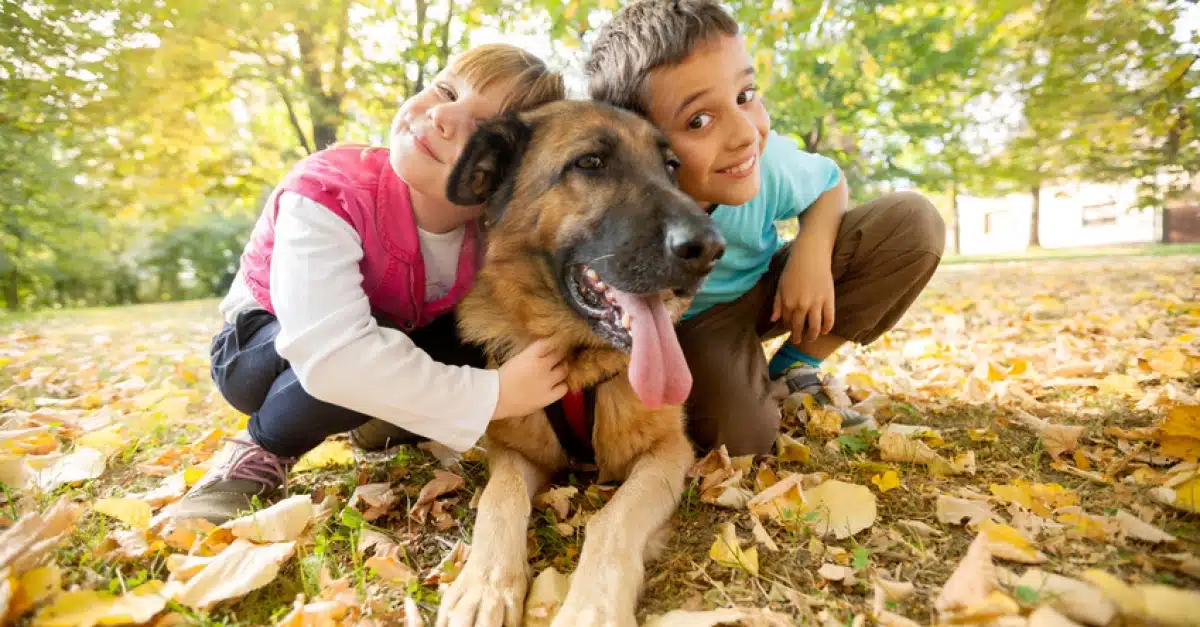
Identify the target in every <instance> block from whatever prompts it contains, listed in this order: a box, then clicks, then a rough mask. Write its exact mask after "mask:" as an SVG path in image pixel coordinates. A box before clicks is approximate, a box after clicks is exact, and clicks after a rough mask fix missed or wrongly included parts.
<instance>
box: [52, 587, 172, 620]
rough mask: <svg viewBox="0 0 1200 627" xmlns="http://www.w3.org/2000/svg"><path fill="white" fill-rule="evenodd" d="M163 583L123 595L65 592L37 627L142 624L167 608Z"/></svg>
mask: <svg viewBox="0 0 1200 627" xmlns="http://www.w3.org/2000/svg"><path fill="white" fill-rule="evenodd" d="M162 589H163V582H161V581H150V582H147V583H144V584H142V585H140V586H138V587H137V588H134V589H133V590H131V591H129V592H127V593H125V594H123V595H121V596H113V595H111V594H107V593H104V592H97V591H96V590H75V591H72V592H64V593H62V594H60V595H59V596H58V598H57V599H55V601H54V603H53V604H51V605H50V606H48V607H46V608H45V609H43V610H42V611H41V612H39V613H38V615H37V618H36V619H34V621H33V624H34V627H91V626H92V625H121V624H125V623H134V624H138V625H140V624H142V623H146V622H149V621H150V619H152V618H154V616H155V615H156V614H158V613H159V612H161V611H162V610H163V609H165V608H166V606H167V600H166V599H165V598H163V597H162V596H160V594H159V591H160V590H162Z"/></svg>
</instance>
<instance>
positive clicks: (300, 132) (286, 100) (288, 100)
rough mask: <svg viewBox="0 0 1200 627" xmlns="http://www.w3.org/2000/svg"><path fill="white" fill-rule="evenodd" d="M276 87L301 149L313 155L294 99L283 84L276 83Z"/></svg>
mask: <svg viewBox="0 0 1200 627" xmlns="http://www.w3.org/2000/svg"><path fill="white" fill-rule="evenodd" d="M274 85H275V90H276V91H278V92H279V97H280V99H282V100H283V106H285V107H287V114H288V122H291V124H292V130H294V131H296V138H297V139H299V140H300V147H301V148H304V154H306V155H311V154H312V153H313V149H312V146H311V145H310V144H309V143H308V138H307V137H305V135H304V127H302V126H300V118H298V117H296V108H295V106H293V105H292V97H291V96H289V95H288V93H287V90H286V89H284V87H283V84H282V83H280V82H278V81H276V82H275V83H274Z"/></svg>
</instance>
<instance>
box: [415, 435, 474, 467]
mask: <svg viewBox="0 0 1200 627" xmlns="http://www.w3.org/2000/svg"><path fill="white" fill-rule="evenodd" d="M417 448H419V449H421V450H422V451H426V452H428V453H429V454H430V455H433V456H434V457H435V458H436V459H437V460H438V464H440V465H441V467H442V468H445V469H447V470H458V468H459V465H460V463H461V462H462V460H463V459H464V454H463V453H459V452H458V451H456V450H454V449H452V448H450V447H449V446H446V445H445V444H442V443H440V442H434V441H433V440H429V441H426V442H421V443H420V444H417Z"/></svg>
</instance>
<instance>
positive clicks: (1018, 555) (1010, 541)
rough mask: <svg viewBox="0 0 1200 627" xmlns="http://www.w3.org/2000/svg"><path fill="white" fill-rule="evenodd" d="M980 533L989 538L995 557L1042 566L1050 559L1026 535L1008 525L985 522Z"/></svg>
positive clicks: (980, 528) (980, 527) (981, 525)
mask: <svg viewBox="0 0 1200 627" xmlns="http://www.w3.org/2000/svg"><path fill="white" fill-rule="evenodd" d="M979 531H980V532H981V533H983V534H984V535H985V536H987V539H988V548H989V549H990V550H991V553H992V555H994V556H995V557H998V558H1000V559H1004V560H1009V561H1011V562H1019V563H1021V564H1041V563H1043V562H1045V561H1046V560H1047V559H1049V558H1047V557H1046V555H1045V554H1044V553H1042V552H1041V551H1039V550H1037V547H1035V546H1034V545H1033V542H1032V541H1031V540H1030V539H1029V538H1027V537H1025V534H1023V533H1021V532H1020V531H1017V530H1016V529H1014V528H1012V527H1010V526H1008V525H1002V524H999V523H995V522H992V521H990V520H985V521H983V522H982V523H980V524H979Z"/></svg>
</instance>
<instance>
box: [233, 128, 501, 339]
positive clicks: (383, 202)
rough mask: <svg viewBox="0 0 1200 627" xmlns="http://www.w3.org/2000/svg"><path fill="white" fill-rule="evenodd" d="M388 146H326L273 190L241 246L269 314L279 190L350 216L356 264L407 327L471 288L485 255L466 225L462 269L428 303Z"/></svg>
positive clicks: (407, 201)
mask: <svg viewBox="0 0 1200 627" xmlns="http://www.w3.org/2000/svg"><path fill="white" fill-rule="evenodd" d="M388 159H389V153H388V151H387V150H383V149H375V150H371V151H370V152H367V153H366V154H364V152H363V147H362V146H345V147H337V148H329V149H327V150H322V151H321V152H318V153H315V154H312V155H309V156H308V157H305V158H304V159H303V160H302V161H300V162H299V163H298V164H296V167H295V168H293V169H292V171H291V172H290V173H289V174H288V175H287V177H286V178H284V180H283V183H281V184H280V185H279V187H277V188H276V189H275V191H274V192H272V193H271V196H270V198H269V199H268V200H267V206H266V207H265V208H264V209H263V212H262V215H261V216H259V218H258V223H257V224H255V226H254V231H253V232H252V233H251V234H250V241H249V243H248V244H247V245H246V249H245V251H244V252H243V253H242V272H243V274H244V275H245V277H246V282H247V284H248V285H249V286H250V291H251V292H252V293H253V294H254V297H255V298H256V299H257V300H258V302H259V304H260V305H262V306H263V307H264V308H265V309H267V310H268V311H270V312H271V313H275V310H274V308H273V307H272V306H271V251H272V249H273V248H274V245H275V219H276V216H277V215H278V213H279V194H280V193H281V192H284V191H290V192H295V193H297V194H300V195H301V196H304V197H306V198H310V199H312V200H315V201H317V202H319V203H321V204H322V205H324V206H325V207H327V208H328V209H329V210H330V211H332V212H334V213H335V214H337V215H338V216H339V217H341V218H342V219H343V220H345V221H346V223H347V224H349V225H350V226H351V227H353V228H354V231H355V232H356V233H358V236H359V238H361V240H362V246H363V259H362V261H361V262H360V264H359V269H360V270H361V272H362V275H363V284H362V286H363V290H364V291H365V292H366V293H367V300H368V301H369V302H370V303H371V309H372V311H373V313H376V314H382V315H383V316H385V317H387V318H390V319H391V320H393V321H394V322H396V323H397V324H399V325H400V326H401V327H402V328H404V329H406V330H411V329H415V328H418V327H421V326H424V325H426V324H428V323H429V322H430V321H432V320H433V319H434V318H436V317H437V316H439V315H441V314H443V313H446V312H447V311H449V310H450V309H452V308H453V307H454V306H455V305H456V304H458V302H459V301H460V300H462V298H463V297H464V296H466V293H467V290H468V289H470V287H471V285H472V283H473V282H474V280H475V271H476V269H477V268H478V266H479V264H480V262H481V261H482V256H481V255H480V254H479V248H480V247H479V244H478V241H479V236H478V227H477V226H476V224H475V223H474V222H472V223H469V224H468V225H467V232H466V235H465V236H464V237H463V245H462V253H461V254H460V256H459V259H458V276H457V278H456V280H455V282H454V287H452V288H451V289H450V292H449V293H448V294H446V295H445V296H444V297H442V298H440V299H438V300H436V301H433V302H430V303H426V302H425V263H424V260H423V259H422V258H421V242H420V239H419V238H418V235H417V223H416V218H415V216H414V215H413V209H412V199H411V196H410V195H409V191H408V185H407V184H406V183H405V182H404V181H402V180H400V177H398V176H396V173H395V171H394V170H392V166H391V164H390V163H389V161H388Z"/></svg>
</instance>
